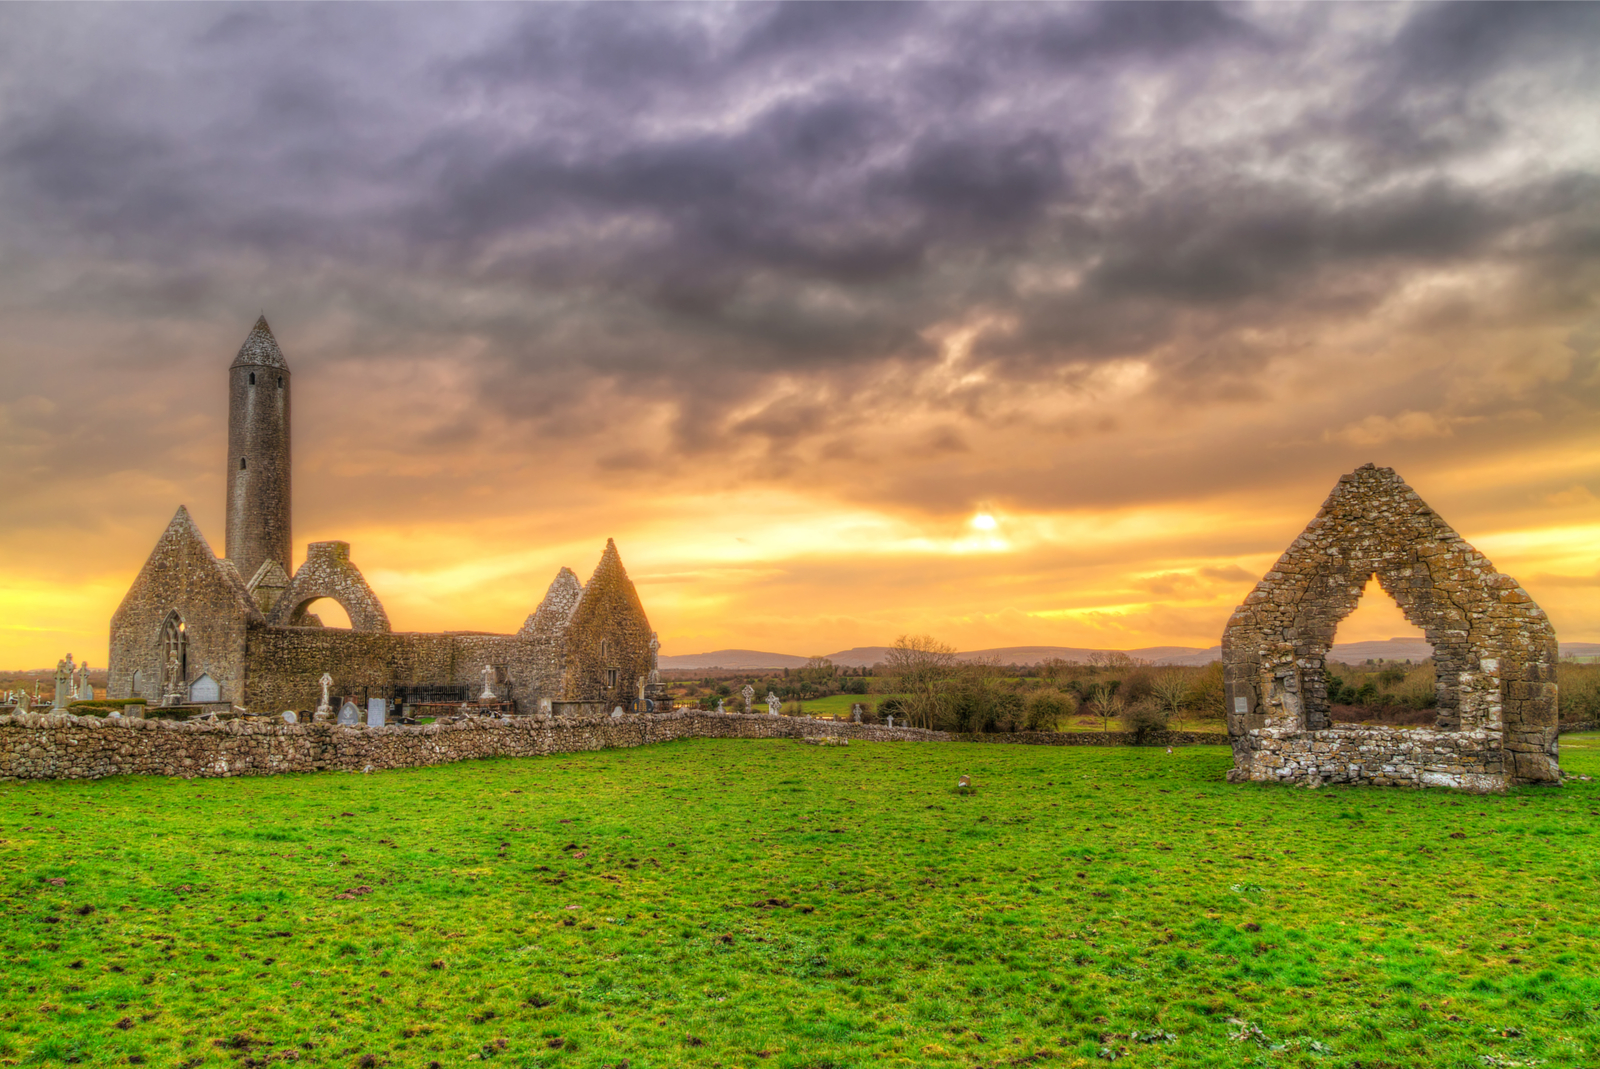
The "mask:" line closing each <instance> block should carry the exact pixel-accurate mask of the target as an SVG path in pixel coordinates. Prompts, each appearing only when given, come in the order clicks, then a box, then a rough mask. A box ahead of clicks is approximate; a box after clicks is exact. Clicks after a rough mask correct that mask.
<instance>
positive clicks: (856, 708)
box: [850, 702, 861, 724]
mask: <svg viewBox="0 0 1600 1069" xmlns="http://www.w3.org/2000/svg"><path fill="white" fill-rule="evenodd" d="M850 719H851V720H853V721H855V722H856V723H857V724H859V723H861V703H860V702H856V703H855V704H853V705H851V706H850Z"/></svg>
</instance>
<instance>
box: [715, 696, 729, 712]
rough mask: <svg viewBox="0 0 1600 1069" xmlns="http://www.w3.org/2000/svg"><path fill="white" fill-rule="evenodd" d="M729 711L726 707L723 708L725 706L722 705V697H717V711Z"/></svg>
mask: <svg viewBox="0 0 1600 1069" xmlns="http://www.w3.org/2000/svg"><path fill="white" fill-rule="evenodd" d="M727 711H728V710H726V709H724V708H723V707H722V699H721V698H718V699H717V712H719V713H726V712H727Z"/></svg>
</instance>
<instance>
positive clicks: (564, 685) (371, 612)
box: [107, 316, 664, 713]
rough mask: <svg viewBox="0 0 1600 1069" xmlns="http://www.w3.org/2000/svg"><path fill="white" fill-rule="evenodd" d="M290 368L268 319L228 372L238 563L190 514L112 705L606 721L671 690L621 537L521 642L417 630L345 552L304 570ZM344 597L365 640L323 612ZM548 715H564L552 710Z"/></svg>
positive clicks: (134, 623) (558, 590)
mask: <svg viewBox="0 0 1600 1069" xmlns="http://www.w3.org/2000/svg"><path fill="white" fill-rule="evenodd" d="M289 398H290V374H289V365H288V363H287V362H286V361H285V360H284V358H283V352H282V351H281V350H280V349H279V348H278V343H277V340H276V339H275V338H274V337H273V336H272V331H271V329H270V328H269V327H268V326H267V320H266V317H265V316H263V317H261V319H259V320H257V321H256V324H255V327H254V329H252V330H251V331H250V335H249V336H248V337H247V338H246V339H245V341H244V345H243V346H242V347H240V349H239V355H238V356H237V357H235V358H234V361H233V365H232V367H230V368H229V369H228V509H227V534H226V549H227V556H226V557H221V558H219V557H218V556H216V554H215V553H213V552H212V550H211V547H210V545H209V544H208V543H207V542H206V540H205V537H204V536H203V535H202V534H201V533H200V530H199V528H198V527H196V526H195V523H194V521H193V520H192V519H190V517H189V512H188V510H187V509H185V508H183V507H181V506H180V507H179V509H178V512H177V514H176V515H175V516H173V518H172V522H171V523H170V524H169V525H168V526H167V529H166V531H165V532H164V533H163V534H162V535H161V537H160V539H159V540H158V541H157V542H156V547H155V550H154V551H153V552H152V553H151V554H150V558H149V560H147V561H146V562H145V565H144V568H143V570H142V571H140V573H139V577H138V578H137V579H136V580H135V581H134V584H133V586H132V588H130V589H129V591H128V593H127V596H126V597H124V598H123V599H122V604H121V605H120V606H119V607H118V608H117V611H116V613H115V614H114V615H113V616H112V618H111V662H110V679H109V686H108V688H107V693H108V696H110V697H113V698H135V697H142V698H145V699H147V700H148V701H149V702H151V703H156V704H165V705H196V706H203V705H207V704H212V703H221V704H224V705H232V706H238V707H242V708H245V709H248V710H251V711H255V712H276V711H279V710H284V709H309V708H311V707H312V706H315V705H317V704H318V703H319V701H320V700H321V699H322V697H323V689H322V685H321V682H320V681H321V678H322V676H323V674H324V673H328V674H329V675H331V676H332V684H331V686H332V689H333V693H334V694H336V695H352V696H353V695H362V694H365V695H370V696H385V697H394V698H396V699H397V700H401V701H404V700H405V699H406V697H407V696H411V697H415V698H417V700H421V701H427V700H439V701H451V700H457V699H459V700H466V699H467V698H469V697H470V698H473V699H477V698H480V697H483V698H486V699H492V700H493V701H494V702H496V703H498V706H499V708H500V710H501V711H505V712H516V713H537V712H549V711H552V710H553V711H555V712H557V713H560V712H574V713H577V712H600V711H610V710H611V709H612V708H614V707H615V706H616V705H629V704H630V703H631V701H632V700H633V699H638V698H642V697H646V696H648V697H650V698H658V697H660V696H661V695H662V694H663V693H664V688H663V687H662V686H661V685H660V683H659V680H658V676H657V673H656V646H657V643H656V639H655V635H654V634H653V633H652V632H651V630H650V622H649V620H648V619H647V618H646V617H645V612H644V606H643V605H641V604H640V601H639V595H638V593H637V591H635V590H634V586H633V583H632V582H631V581H630V580H629V578H628V573H627V571H626V570H625V569H624V568H623V566H622V559H621V557H619V556H618V554H617V547H616V545H615V544H614V543H612V542H610V541H607V543H606V547H605V551H604V553H603V554H602V555H601V557H600V563H599V565H598V566H597V567H596V568H595V570H594V574H593V575H592V576H591V577H590V579H589V582H588V584H587V585H584V584H582V583H580V582H579V581H578V577H577V576H576V575H575V574H573V572H572V571H571V570H570V569H568V568H562V569H561V571H560V572H559V573H558V574H557V575H556V577H555V580H554V581H553V582H552V583H551V584H550V589H549V591H548V592H547V593H546V594H545V597H544V600H543V601H542V602H541V603H540V604H539V606H538V608H537V610H536V611H535V612H533V613H532V614H531V615H530V616H529V617H528V619H527V622H526V623H524V624H523V626H522V629H521V630H519V631H518V632H517V633H515V634H511V635H496V634H484V633H478V632H445V633H439V634H421V633H401V632H396V631H394V630H392V629H391V628H390V626H389V616H388V614H387V613H386V612H384V609H383V605H382V603H381V602H379V600H378V597H377V595H376V594H374V593H373V591H372V588H371V587H370V586H368V585H367V581H366V579H365V578H363V577H362V575H361V571H360V570H359V569H358V568H357V567H356V566H355V564H354V563H353V562H352V561H351V560H350V546H349V544H348V543H345V542H316V543H312V544H311V545H310V547H309V548H308V550H307V552H306V558H305V561H304V562H303V563H302V564H301V565H300V567H299V568H298V569H295V568H293V566H292V561H291V551H292V545H293V543H292V537H291V524H290V509H289V505H290V501H289V490H290V473H291V468H290V451H289V429H290V420H289V413H290V407H289ZM319 598H331V599H332V600H333V601H335V602H337V603H338V604H339V605H340V606H342V607H343V608H344V610H345V612H346V613H347V614H348V615H349V617H350V628H349V629H348V630H346V629H342V628H338V629H336V628H327V627H323V626H322V622H321V620H320V619H318V617H317V616H316V615H315V614H314V613H313V612H311V611H310V609H311V607H312V603H313V602H315V601H316V600H317V599H319ZM547 703H548V704H547Z"/></svg>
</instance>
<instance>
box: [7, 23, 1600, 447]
mask: <svg viewBox="0 0 1600 1069" xmlns="http://www.w3.org/2000/svg"><path fill="white" fill-rule="evenodd" d="M1595 10H1596V9H1595V8H1594V7H1593V6H1592V5H1553V6H1545V5H1493V4H1472V5H1464V6H1449V5H1441V6H1421V7H1416V8H1410V9H1405V10H1404V11H1403V12H1396V11H1395V10H1394V9H1374V8H1321V7H1312V8H1305V9H1300V8H1284V7H1267V8H1241V7H1231V6H1223V5H1210V4H1177V5H1162V4H1125V5H1104V6H1101V5H1049V6H1045V5H996V6H988V7H979V6H954V5H940V6H920V5H911V4H904V5H901V4H894V5H875V4H844V5H829V4H792V5H791V4H781V5H774V6H765V5H734V6H728V7H713V6H699V5H647V6H620V5H592V6H590V5H578V6H569V5H537V6H531V7H509V6H506V7H499V6H495V7H455V6H451V7H448V8H437V7H431V6H416V7H385V8H376V7H362V8H353V7H339V6H334V7H322V6H313V7H294V8H287V7H253V6H252V7H243V6H240V7H229V8H223V9H218V8H210V7H149V6H144V7H140V8H138V9H109V10H106V11H102V12H100V13H99V14H98V17H97V18H96V19H94V20H84V23H83V25H80V26H73V25H72V24H71V20H70V19H69V16H68V15H67V14H66V13H65V12H58V13H52V12H50V11H47V10H22V11H19V10H18V9H11V10H10V11H9V12H7V13H6V14H3V15H0V27H8V28H9V30H10V31H11V32H10V33H9V34H0V36H9V37H10V39H11V41H12V44H11V45H10V46H5V45H0V49H8V51H6V52H5V53H4V54H5V56H6V57H7V58H8V59H9V60H11V61H15V62H14V63H13V64H12V66H13V69H14V71H15V72H19V73H13V74H12V75H11V76H10V78H9V81H8V82H7V83H6V86H5V92H4V94H3V96H0V100H3V103H0V214H3V215H4V217H5V218H6V219H7V220H8V222H6V223H5V224H4V225H5V227H6V232H7V233H8V235H9V236H10V239H9V240H8V242H7V244H8V245H9V246H10V251H9V252H5V253H0V257H3V258H0V271H3V272H4V274H5V277H6V278H8V279H11V280H12V281H13V282H16V283H17V284H18V285H19V286H21V287H22V288H23V289H25V290H26V289H27V287H28V286H30V285H38V284H39V283H35V282H32V281H30V280H33V279H36V278H39V277H44V276H45V275H49V277H52V278H60V277H63V275H66V276H70V275H72V274H73V273H74V272H76V273H77V274H78V275H79V276H80V277H81V278H82V279H83V280H84V281H83V283H82V285H83V287H84V288H85V289H87V290H94V291H101V290H107V291H121V292H123V293H124V294H126V295H127V296H126V297H125V298H124V299H123V300H122V301H120V302H119V303H118V307H119V310H125V309H126V308H127V307H129V306H130V305H131V304H138V303H139V302H143V303H144V306H145V307H146V309H147V313H148V314H149V315H151V316H153V317H161V316H165V315H169V314H172V313H173V312H174V310H175V309H192V308H194V307H195V306H196V304H197V303H204V302H207V301H210V302H211V303H213V304H219V303H226V302H229V301H233V302H237V301H238V300H240V299H243V300H244V301H245V303H246V304H248V305H249V306H250V307H254V306H255V302H256V299H257V298H259V299H261V300H266V299H268V298H274V299H277V300H278V301H279V302H280V303H288V304H289V305H290V306H291V307H294V308H295V309H296V314H297V315H299V316H300V317H301V318H302V319H306V320H318V319H328V320H330V321H332V320H334V319H338V320H340V321H343V322H348V323H349V324H351V325H350V326H349V327H347V328H345V329H346V330H347V334H348V335H349V336H352V337H353V336H358V335H364V336H365V337H366V339H367V342H368V343H369V344H374V345H376V344H377V342H376V341H374V338H375V337H382V338H385V339H387V338H391V337H401V336H407V335H409V336H411V337H413V338H414V339H417V340H416V341H415V342H414V344H416V345H417V346H420V347H423V348H425V347H426V346H427V344H429V341H428V339H435V340H438V339H447V338H458V337H462V336H470V337H475V338H478V339H481V340H482V341H483V343H484V346H483V349H482V350H481V355H480V357H478V359H479V361H480V362H479V364H478V365H477V376H478V381H479V383H480V388H481V390H482V393H483V396H482V403H483V404H484V405H485V406H487V407H489V408H494V409H499V410H501V411H503V412H504V413H505V414H507V415H508V416H510V417H513V418H519V419H525V420H527V421H528V422H529V423H530V425H538V426H541V427H545V428H547V429H550V430H551V432H552V433H554V432H555V431H554V428H555V427H556V421H552V420H542V421H541V419H539V418H538V412H537V409H536V407H535V405H534V402H535V399H537V398H542V399H544V402H545V403H546V404H547V406H548V407H549V410H551V411H557V410H560V409H562V408H563V407H565V406H572V405H578V404H581V403H582V398H583V397H584V396H585V391H586V390H588V389H589V388H590V386H591V384H592V382H602V381H603V382H607V383H610V384H611V386H612V388H615V389H618V390H621V391H624V392H635V393H648V394H650V395H651V396H653V397H655V398H658V399H662V398H664V399H668V400H675V401H676V403H678V404H679V405H680V407H681V408H683V409H688V408H689V407H691V406H692V405H693V404H694V403H696V402H704V401H707V400H709V401H711V402H713V403H715V404H721V405H732V404H735V403H736V402H741V401H749V400H750V399H751V398H755V397H758V396H760V395H761V394H762V392H763V391H765V390H768V389H769V386H770V379H771V377H772V376H774V375H777V374H788V375H795V374H798V375H802V376H806V375H810V376H820V377H821V378H820V379H818V382H819V383H821V384H820V385H818V386H817V389H819V390H825V389H832V390H833V391H835V393H836V394H837V395H840V396H848V395H849V394H850V393H851V391H852V390H853V389H855V388H856V387H857V385H858V384H859V383H860V382H862V381H864V380H865V379H867V378H869V377H870V376H872V375H873V374H875V373H879V372H881V371H883V370H884V369H886V368H889V367H904V368H907V369H909V370H908V371H907V373H908V374H909V373H912V372H914V371H915V369H917V368H919V367H926V366H928V365H929V364H930V363H931V362H932V361H934V360H935V359H936V358H937V357H938V356H939V350H938V347H937V345H936V344H934V343H933V342H932V341H930V340H929V332H930V331H931V330H933V329H934V328H937V327H940V326H948V325H951V324H954V323H959V322H960V321H962V320H963V319H965V318H967V317H971V316H987V317H991V318H992V319H994V320H995V321H997V322H1004V323H1005V324H1007V326H1006V327H1005V329H1004V330H995V331H992V332H990V333H988V334H986V335H985V336H984V337H982V338H981V339H979V341H978V342H977V344H976V346H975V348H974V354H975V357H976V359H978V360H980V361H989V362H992V363H993V364H994V365H995V367H996V369H997V370H998V371H1000V372H1003V373H1004V374H1006V375H1007V376H1009V377H1010V378H1011V379H1012V380H1024V379H1027V378H1030V377H1038V378H1040V379H1041V380H1042V379H1047V378H1049V377H1050V376H1052V375H1057V374H1059V373H1061V372H1062V368H1063V367H1064V366H1065V365H1067V364H1071V363H1074V362H1079V363H1081V362H1084V361H1087V362H1089V363H1091V364H1092V363H1096V362H1103V361H1106V360H1108V359H1114V358H1117V357H1121V356H1126V355H1130V354H1140V353H1151V352H1155V351H1158V350H1161V351H1164V352H1165V353H1166V355H1163V356H1160V357H1156V358H1154V359H1156V361H1157V368H1156V371H1157V375H1156V379H1155V384H1154V388H1155V389H1157V390H1162V389H1165V390H1169V391H1179V392H1189V393H1191V394H1192V395H1193V396H1202V395H1204V394H1205V392H1206V391H1207V390H1208V389H1209V388H1211V387H1212V386H1214V385H1215V384H1216V383H1218V382H1224V381H1225V382H1230V383H1232V385H1231V386H1230V389H1231V390H1232V392H1233V393H1234V394H1235V395H1239V394H1242V393H1247V392H1248V391H1249V390H1250V389H1251V381H1252V377H1253V376H1255V375H1257V374H1259V372H1260V369H1261V368H1262V367H1263V365H1264V361H1265V359H1266V358H1265V356H1264V355H1263V349H1262V348H1261V345H1260V343H1259V342H1256V341H1252V340H1249V339H1248V338H1247V337H1246V335H1247V334H1249V333H1250V332H1259V331H1261V330H1264V329H1271V328H1272V327H1274V326H1275V325H1277V324H1280V323H1285V322H1290V321H1302V322H1303V321H1305V320H1306V319H1307V317H1313V318H1314V317H1316V316H1325V315H1338V316H1344V317H1349V316H1359V315H1361V314H1362V313H1363V312H1365V311H1366V310H1369V309H1371V308H1373V307H1376V306H1377V305H1378V304H1379V303H1380V302H1381V301H1382V300H1383V299H1384V298H1385V297H1386V296H1387V295H1388V294H1390V293H1391V292H1392V291H1393V290H1394V288H1395V287H1396V286H1397V285H1398V284H1399V282H1400V281H1401V280H1403V279H1405V278H1406V277H1409V274H1410V273H1411V272H1414V271H1416V270H1418V269H1419V267H1422V266H1427V267H1432V268H1440V267H1449V266H1452V265H1454V266H1460V267H1464V268H1469V267H1473V266H1476V265H1481V264H1483V263H1486V262H1497V263H1501V264H1505V265H1509V266H1510V268H1511V269H1512V270H1513V271H1515V272H1519V273H1520V275H1519V277H1521V278H1523V279H1524V280H1525V281H1526V282H1527V284H1529V285H1546V284H1550V283H1549V281H1548V280H1552V279H1559V278H1561V277H1563V276H1569V277H1570V276H1572V275H1573V274H1574V273H1575V272H1579V271H1580V270H1581V269H1582V268H1584V267H1585V265H1587V264H1589V263H1591V262H1592V260H1593V258H1594V255H1595V246H1594V239H1593V235H1594V234H1595V233H1597V232H1600V229H1597V227H1596V224H1595V220H1594V217H1593V209H1592V208H1590V207H1586V205H1592V204H1593V203H1594V201H1595V192H1596V190H1595V188H1594V182H1595V178H1594V170H1593V164H1594V159H1593V155H1592V151H1591V152H1590V153H1589V154H1588V155H1587V156H1584V155H1583V154H1581V153H1579V154H1573V153H1570V152H1569V153H1568V154H1566V156H1565V157H1563V158H1562V159H1559V160H1553V161H1550V162H1543V161H1542V160H1541V157H1540V155H1539V152H1540V150H1541V148H1542V147H1543V145H1542V143H1541V142H1540V141H1539V140H1538V137H1537V136H1536V134H1537V133H1538V131H1535V130H1532V129H1531V128H1528V129H1525V128H1527V127H1528V123H1527V122H1526V121H1525V120H1526V118H1527V117H1528V116H1529V115H1530V114H1531V113H1535V112H1537V111H1538V110H1539V109H1541V108H1543V107H1546V106H1552V107H1553V106H1556V105H1564V106H1572V105H1573V103H1574V102H1575V101H1577V102H1583V103H1587V104H1588V105H1590V106H1593V105H1595V104H1597V103H1600V102H1597V101H1596V100H1595V99H1594V97H1595V96H1596V75H1595V72H1594V66H1593V64H1592V42H1593V41H1594V39H1595V29H1596V24H1597V20H1600V17H1597V16H1596V14H1595ZM63 41H64V42H66V43H62V42H63ZM52 49H56V52H54V53H52V51H51V50H52ZM1588 148H1589V149H1590V150H1592V149H1593V148H1594V146H1588ZM1497 153H1498V154H1502V155H1505V154H1512V155H1515V154H1517V153H1522V154H1525V155H1526V156H1527V157H1528V159H1529V160H1530V163H1531V164H1536V165H1530V166H1528V167H1525V168H1520V169H1519V168H1508V167H1504V166H1501V167H1496V166H1494V165H1493V160H1494V157H1495V155H1496V154H1497ZM1579 157H1582V158H1579ZM46 264H49V265H51V270H50V271H48V272H46V271H44V270H43V268H44V267H45V265H46ZM263 280H267V281H263ZM263 289H265V292H262V291H263ZM977 389H978V388H977V387H974V388H972V390H977ZM552 398H554V399H559V401H560V404H559V405H557V404H554V403H552V401H551V399H552ZM797 404H801V402H797ZM948 404H949V405H951V406H952V411H956V410H962V411H965V412H967V413H969V414H970V413H981V412H983V411H985V410H986V409H985V408H984V406H983V405H982V404H981V403H979V401H978V400H977V399H976V395H975V393H974V392H972V391H969V392H968V393H967V394H966V395H965V396H963V397H962V398H959V399H952V400H950V401H949V402H948ZM607 418H608V417H607V415H606V413H605V412H599V413H597V416H596V422H595V423H594V425H593V429H594V430H595V431H597V432H598V431H600V430H602V429H603V426H604V425H605V423H606V420H607ZM750 428H751V424H750V423H749V421H748V420H745V422H743V423H741V422H739V421H738V420H737V419H735V420H731V421H729V422H728V423H727V424H726V425H725V426H723V425H708V423H707V421H706V420H704V419H694V420H690V419H688V418H686V417H685V418H682V419H680V420H679V421H678V423H677V424H676V430H675V432H674V434H675V438H674V441H675V444H676V447H677V448H678V449H679V450H681V451H682V452H684V453H685V454H694V453H697V452H703V451H705V450H708V449H713V448H716V447H717V446H718V444H719V443H721V442H724V441H726V440H731V439H732V438H738V437H745V438H748V437H749V436H750V434H751V433H752V432H751V429H750ZM441 433H442V432H441ZM566 433H570V431H567V432H566ZM825 433H831V428H830V425H829V424H828V421H827V420H812V421H807V420H799V421H797V422H790V421H785V420H781V419H776V418H774V419H773V420H770V421H769V422H768V425H767V429H766V430H764V431H762V432H761V434H763V435H767V436H769V437H772V438H773V440H774V441H777V440H779V439H781V440H783V441H785V442H795V441H803V440H804V439H805V438H806V436H807V435H809V434H825ZM951 434H952V435H954V437H953V438H952V439H951V440H952V441H960V442H963V443H965V441H966V439H965V438H964V437H962V436H961V435H960V434H958V433H956V432H954V431H952V432H951ZM609 455H614V456H615V457H620V458H624V459H625V460H626V463H625V464H623V466H628V465H632V464H633V463H634V462H635V459H634V457H635V455H634V454H633V453H632V452H631V451H628V450H623V451H621V452H616V453H614V454H609ZM617 463H619V464H622V463H623V462H622V461H617Z"/></svg>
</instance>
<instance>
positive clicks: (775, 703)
mask: <svg viewBox="0 0 1600 1069" xmlns="http://www.w3.org/2000/svg"><path fill="white" fill-rule="evenodd" d="M782 708H783V702H782V701H781V700H780V699H779V698H778V696H777V695H776V694H774V693H772V691H770V690H769V691H767V714H768V715H769V716H777V715H778V711H779V710H780V709H782Z"/></svg>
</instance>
